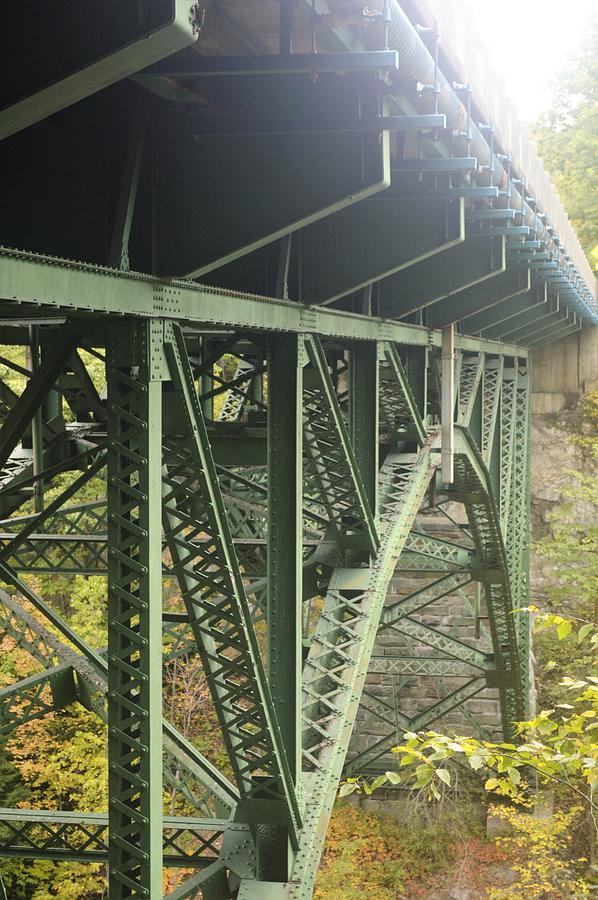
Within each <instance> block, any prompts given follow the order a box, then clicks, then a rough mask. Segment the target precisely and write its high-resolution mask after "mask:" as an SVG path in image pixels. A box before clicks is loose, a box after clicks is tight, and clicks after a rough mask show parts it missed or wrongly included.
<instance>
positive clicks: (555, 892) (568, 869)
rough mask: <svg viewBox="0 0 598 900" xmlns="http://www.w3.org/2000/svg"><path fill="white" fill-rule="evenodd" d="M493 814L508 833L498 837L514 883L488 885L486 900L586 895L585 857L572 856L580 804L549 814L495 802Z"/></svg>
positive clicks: (527, 899) (587, 885)
mask: <svg viewBox="0 0 598 900" xmlns="http://www.w3.org/2000/svg"><path fill="white" fill-rule="evenodd" d="M491 812H492V815H493V816H495V817H497V818H499V819H502V820H503V822H504V823H505V824H506V825H507V826H508V828H509V833H508V834H507V835H506V836H504V837H499V838H498V840H497V843H498V845H499V846H500V847H501V849H503V850H504V851H505V855H506V857H507V858H508V859H509V861H510V866H511V868H512V870H513V871H514V872H515V873H516V875H517V883H516V884H513V885H510V886H508V887H505V886H503V887H501V888H500V889H498V890H497V889H493V888H491V889H490V890H489V891H488V892H487V894H486V898H487V900H506V898H510V900H545V898H555V900H557V898H558V900H560V898H564V897H571V898H573V897H575V898H579V897H586V896H587V895H588V894H589V893H590V885H589V884H588V882H587V881H586V880H585V879H584V878H583V876H582V874H581V870H582V869H583V868H584V867H585V864H586V863H587V860H586V859H585V858H584V857H580V858H578V859H574V858H573V855H574V846H573V844H574V835H575V825H576V824H579V823H578V820H579V813H580V809H579V807H573V808H572V809H569V810H567V811H566V812H564V811H558V810H557V811H556V812H553V813H552V815H551V816H550V817H547V818H540V817H536V816H530V815H529V814H527V813H523V812H521V811H520V810H517V809H515V808H513V807H509V806H494V807H493V808H492V811H491Z"/></svg>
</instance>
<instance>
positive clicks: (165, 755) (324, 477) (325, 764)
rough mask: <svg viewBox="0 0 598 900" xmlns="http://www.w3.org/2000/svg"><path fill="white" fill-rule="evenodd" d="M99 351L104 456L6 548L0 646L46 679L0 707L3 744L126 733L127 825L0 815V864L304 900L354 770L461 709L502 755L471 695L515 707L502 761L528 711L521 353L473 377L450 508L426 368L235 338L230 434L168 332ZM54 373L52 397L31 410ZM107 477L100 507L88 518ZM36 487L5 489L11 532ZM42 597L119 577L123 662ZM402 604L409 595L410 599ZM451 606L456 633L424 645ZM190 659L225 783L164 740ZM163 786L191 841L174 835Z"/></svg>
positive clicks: (116, 335) (350, 348)
mask: <svg viewBox="0 0 598 900" xmlns="http://www.w3.org/2000/svg"><path fill="white" fill-rule="evenodd" d="M72 333H77V331H76V327H74V326H73V327H72V329H71V331H69V332H68V334H69V335H70V334H72ZM104 335H105V337H104V343H105V345H106V348H107V362H106V379H107V386H108V391H107V399H106V400H105V401H104V400H102V401H99V402H100V403H101V405H102V410H104V414H102V413H100V412H99V411H98V410H97V409H96V408H95V407H96V406H97V402H98V400H97V397H98V396H99V395H97V393H96V392H91V391H87V392H86V393H85V394H84V395H83V394H81V395H79V403H81V402H82V399H81V397H82V396H86V397H88V398H89V399H90V400H91V398H94V402H93V404H92V403H91V402H90V404H89V409H90V421H89V422H88V425H87V427H86V428H84V427H83V426H81V430H80V431H79V435H78V436H79V440H80V441H81V440H84V441H90V440H93V453H92V454H89V452H88V453H87V455H83V456H82V455H81V453H76V454H75V455H74V456H72V458H71V460H70V465H69V463H68V461H67V462H65V464H64V466H58V467H56V466H55V467H54V469H52V468H51V467H48V469H47V471H46V472H45V473H43V479H44V484H45V485H46V486H51V485H52V480H53V478H54V477H55V474H54V473H55V472H61V471H64V469H68V468H69V467H73V466H81V467H82V470H81V468H80V469H79V473H78V474H77V471H76V469H75V471H74V477H72V479H71V481H70V483H69V484H68V486H67V487H66V488H63V489H62V491H61V492H60V493H59V494H58V496H57V497H56V498H55V499H54V500H52V502H50V503H48V504H47V505H46V506H45V508H44V509H42V510H41V511H40V512H37V513H35V514H31V513H26V514H25V515H13V516H12V517H11V518H10V519H6V520H5V521H4V522H3V523H2V526H3V528H4V529H5V530H4V532H3V534H2V537H1V557H0V566H1V572H2V577H3V579H4V581H5V583H6V584H7V586H8V588H9V590H10V594H11V595H12V596H11V595H9V594H8V593H4V594H3V595H2V601H3V602H2V604H0V609H1V611H2V618H1V620H0V625H1V628H2V633H3V634H4V635H5V636H6V637H7V638H8V639H9V640H10V641H12V642H14V643H16V644H18V645H19V646H20V647H21V648H23V649H25V650H26V651H27V652H28V653H29V654H30V655H31V657H32V659H33V660H34V661H35V666H36V667H37V671H36V673H35V674H33V675H32V676H30V677H28V678H25V679H23V680H22V681H20V682H18V683H17V684H15V685H12V686H9V687H6V688H4V689H3V690H1V691H0V733H2V734H9V733H11V732H12V731H13V730H14V729H15V728H20V727H23V728H25V727H26V725H27V723H28V722H30V721H31V720H32V719H35V718H43V717H44V716H47V715H48V714H49V713H54V712H56V711H57V710H60V709H61V708H64V707H65V706H68V705H69V704H71V703H73V702H78V703H81V704H83V705H84V706H86V707H87V708H88V709H91V710H93V711H94V712H95V713H96V714H97V715H98V716H99V717H100V719H101V720H102V721H104V722H105V723H106V724H107V727H108V735H109V754H108V764H109V767H110V806H109V810H108V813H107V815H106V814H93V815H92V814H89V813H84V812H80V813H71V812H67V811H64V812H60V813H52V812H49V811H35V810H27V811H22V810H2V811H1V814H0V825H1V831H0V834H1V835H2V837H1V838H0V852H1V853H2V854H3V855H5V856H22V857H29V858H36V857H37V858H45V859H53V860H61V859H71V860H83V861H84V860H89V861H96V862H98V861H102V862H103V861H107V862H108V864H109V871H110V890H111V896H114V897H119V896H122V897H128V896H159V895H160V890H161V877H162V866H163V865H167V866H171V865H172V866H183V865H184V866H186V867H189V869H192V868H194V867H197V868H199V870H200V871H199V872H198V874H197V875H195V876H193V877H191V878H190V879H189V881H188V884H187V885H186V887H185V888H184V889H182V888H181V889H179V891H178V892H177V893H176V894H175V896H176V897H184V896H190V897H192V896H196V895H197V896H199V895H200V894H201V895H205V896H207V897H209V896H214V897H221V896H222V897H226V896H231V897H232V896H238V897H240V898H243V897H245V898H254V897H256V896H259V895H260V891H261V890H262V887H260V885H261V884H264V883H266V882H268V884H269V887H268V890H269V891H270V892H273V893H272V896H280V897H282V896H296V897H305V898H307V897H309V896H310V895H311V891H312V887H313V882H314V878H315V873H316V870H317V865H318V860H319V856H320V853H321V849H322V842H323V838H324V835H325V831H326V826H327V822H328V818H329V816H330V812H331V809H332V805H333V803H334V799H335V796H336V791H337V788H338V783H339V779H340V778H341V776H342V774H343V772H346V773H349V772H351V773H354V772H363V771H377V770H378V769H379V768H380V766H383V765H385V764H386V763H385V754H387V753H388V751H389V749H390V748H391V747H392V746H393V744H394V743H395V742H396V740H397V739H399V738H400V734H401V733H402V732H403V731H405V730H413V729H416V730H417V729H419V728H428V727H430V726H431V725H435V724H438V722H441V721H443V720H444V718H445V717H446V716H447V715H449V714H451V712H454V711H455V710H459V713H460V715H461V716H462V718H463V720H464V722H465V724H466V725H467V726H468V727H471V728H473V729H474V730H475V729H477V730H478V731H480V732H481V733H483V734H486V733H487V731H486V730H485V726H483V725H481V723H480V722H478V721H477V720H476V715H475V713H474V712H473V711H472V710H470V709H469V708H468V704H469V702H470V701H471V700H472V699H473V698H474V697H475V698H476V699H479V698H480V697H484V696H489V697H498V698H499V702H500V709H501V717H500V719H499V720H497V721H496V723H495V727H496V728H499V729H502V734H503V735H504V736H505V737H508V736H509V735H510V733H511V724H512V722H513V721H515V720H517V719H518V718H521V717H522V716H523V715H524V713H525V710H526V702H527V700H526V697H527V693H528V689H527V684H528V679H529V668H528V658H529V641H528V638H527V621H526V620H525V617H524V616H523V615H522V614H518V615H517V616H515V615H514V614H513V610H514V609H515V608H517V607H520V606H521V605H523V603H524V602H525V595H526V590H527V572H526V565H527V558H526V550H525V536H526V533H527V531H526V529H527V518H526V516H527V507H526V490H527V488H526V485H527V478H528V472H527V467H528V445H527V438H526V436H527V428H528V413H529V403H528V370H527V366H528V363H527V360H526V357H525V353H521V355H520V356H518V357H513V356H507V355H505V354H502V353H498V352H494V353H493V352H491V350H490V348H489V347H488V346H485V347H484V348H483V349H481V350H480V351H479V352H477V353H473V352H471V351H467V352H464V351H459V353H458V359H457V360H456V365H455V368H456V370H457V371H458V372H459V382H458V395H457V399H456V404H455V425H454V427H455V428H456V442H455V482H454V484H453V485H442V483H441V482H440V481H439V476H438V466H439V461H440V454H439V449H440V445H439V430H438V426H437V425H436V424H435V422H436V421H437V419H436V416H437V412H436V410H437V407H436V402H437V400H436V396H437V395H436V393H435V391H436V390H437V388H438V384H437V382H436V381H435V377H436V375H437V368H436V365H435V360H434V358H433V356H434V351H433V350H431V351H426V350H425V349H424V351H423V353H419V351H418V353H419V356H418V358H417V359H415V358H414V357H413V356H412V354H413V349H412V348H410V347H409V346H405V345H401V344H397V343H395V342H393V341H388V340H384V341H373V342H367V341H366V342H364V343H362V344H361V345H358V347H357V349H359V352H356V348H355V345H353V344H351V343H348V344H347V345H346V346H345V347H343V346H342V345H339V344H338V342H334V343H332V342H330V341H327V340H326V339H325V338H324V339H322V337H320V336H318V335H315V334H311V335H306V336H302V335H297V334H293V333H292V332H290V333H287V334H285V333H279V334H274V335H271V336H269V337H268V338H267V339H266V340H262V339H258V340H256V341H254V342H249V344H248V342H247V338H246V337H245V336H243V335H239V336H238V337H237V338H234V337H233V338H232V339H228V340H227V346H228V349H229V351H232V352H234V353H235V354H236V356H235V358H236V360H237V362H236V365H235V369H234V371H233V374H232V378H231V386H230V388H228V389H227V390H228V396H227V394H226V391H225V392H224V401H223V402H224V405H223V406H222V409H223V410H225V413H224V415H220V414H218V415H217V416H216V418H215V419H214V420H212V419H211V418H209V417H208V418H206V415H205V414H204V411H203V410H204V406H205V396H206V394H210V393H212V392H213V387H212V385H213V384H214V381H213V380H211V379H210V378H209V375H210V372H211V371H212V370H211V366H213V364H214V361H215V360H217V359H218V344H216V345H215V346H214V347H213V351H212V354H211V362H210V357H206V359H207V360H208V364H206V363H204V364H203V367H202V364H201V363H198V362H197V360H196V359H195V358H194V357H193V354H192V353H191V352H190V351H189V350H188V347H187V343H188V341H186V338H185V334H184V333H183V332H182V331H181V329H180V328H179V326H177V325H176V324H173V323H172V322H170V321H167V320H159V319H158V320H155V319H153V320H152V319H149V320H148V319H145V320H144V319H136V320H135V319H132V320H128V321H125V322H123V323H121V324H119V325H118V326H115V325H114V324H111V323H110V322H108V323H107V325H106V328H105V331H104ZM57 341H58V343H57V344H56V347H55V349H54V350H52V351H51V358H53V359H56V358H61V359H62V365H63V366H64V367H65V368H66V369H67V370H68V371H71V370H72V363H71V362H70V361H69V360H70V358H71V357H70V356H69V353H70V354H72V353H73V352H74V351H75V349H76V346H77V343H78V342H79V341H78V340H75V341H74V344H73V339H70V342H69V343H66V344H65V336H64V335H60V336H59V337H58V338H57ZM65 346H66V347H68V352H67V350H66V349H64V348H65ZM246 348H247V349H246ZM492 349H494V348H492ZM370 350H371V352H370ZM366 351H367V352H366ZM245 359H247V360H248V362H247V364H245V362H244V360H245ZM426 372H428V373H429V378H427V379H426V377H425V376H426ZM435 373H436V375H435ZM59 375H60V367H59V366H58V364H56V367H55V368H53V369H51V370H50V371H49V374H48V375H47V377H46V378H45V379H43V378H41V376H40V377H38V380H37V387H38V393H37V403H38V404H39V405H41V404H42V403H43V399H44V398H45V397H46V395H47V392H48V391H49V390H50V389H53V388H54V386H55V384H56V382H57V381H58V380H59ZM28 383H29V384H31V380H30V381H29V382H28ZM422 384H423V385H424V389H423V394H422ZM224 385H226V380H225V381H224ZM266 385H267V388H266ZM426 385H427V388H426ZM241 389H242V390H243V397H242V398H240V403H238V402H237V398H238V392H239V391H240V390H241ZM426 392H427V393H426ZM26 395H27V392H25V394H24V395H23V397H22V398H17V399H16V400H14V401H13V402H12V405H11V408H10V409H9V410H8V412H7V414H6V419H5V427H8V429H9V431H8V434H9V443H6V444H5V446H6V448H7V452H9V453H10V452H11V451H12V450H13V449H14V446H16V444H15V440H16V441H18V440H19V429H21V432H22V431H23V430H24V429H25V428H26V427H27V425H28V422H29V420H30V418H31V416H32V415H33V414H34V412H35V403H34V402H32V401H31V398H30V397H29V396H26ZM256 396H257V397H263V398H264V399H263V400H260V402H259V403H258V404H257V405H256V404H253V403H252V398H254V397H256ZM293 397H294V398H295V399H294V401H293ZM372 404H373V410H372ZM264 408H265V412H264ZM79 409H81V406H79ZM243 409H245V412H243ZM232 410H235V412H234V415H233V413H232V412H231V411H232ZM210 411H211V412H213V408H212V407H210ZM372 411H374V412H377V415H372ZM92 414H93V415H92ZM231 417H232V419H233V420H234V421H232V423H231ZM231 424H233V425H234V428H235V431H234V432H229V434H230V436H229V437H223V436H222V434H223V432H222V431H221V429H222V427H224V428H228V427H229V426H230V425H231ZM372 425H373V426H374V427H372ZM239 429H240V432H239ZM7 440H8V439H7ZM227 441H228V443H227ZM0 443H1V436H0ZM247 454H249V458H250V460H251V462H250V464H249V465H247V464H245V460H244V457H245V456H246V455H247ZM8 459H9V461H10V456H9V457H8ZM378 459H380V460H381V463H379V462H378ZM220 460H221V461H220ZM373 475H375V478H373ZM92 479H99V480H100V481H99V483H101V482H102V481H103V480H105V482H106V485H107V500H104V499H99V500H97V501H91V502H89V501H87V502H80V501H79V499H78V495H79V494H80V491H81V490H82V489H83V488H85V487H86V486H87V485H89V484H90V483H91V481H92ZM21 483H22V479H21V476H20V475H19V474H17V475H15V476H14V477H13V478H12V479H11V478H10V477H9V476H7V480H6V482H5V485H4V487H3V489H2V491H3V494H4V496H5V497H6V499H7V506H8V508H11V509H16V508H18V507H19V506H21V505H22V503H23V502H24V499H23V498H22V497H21V496H19V491H20V490H21V488H20V485H21ZM35 572H37V573H51V572H54V573H56V574H61V575H63V576H64V575H66V574H72V575H74V574H82V573H83V574H86V575H88V576H92V575H93V576H96V577H102V578H107V590H108V595H107V596H108V604H107V635H108V638H107V647H106V649H105V650H104V651H102V652H100V653H97V652H96V651H94V650H92V649H91V648H90V647H89V646H88V645H87V644H86V643H85V642H84V641H82V640H81V638H79V637H78V636H77V635H76V634H75V632H73V630H72V629H71V627H70V626H69V625H68V622H66V621H65V620H64V619H63V618H61V617H60V616H59V615H58V613H57V612H56V611H55V610H53V609H52V608H51V605H48V603H47V602H46V601H44V600H43V598H42V597H40V596H39V595H38V594H37V593H36V591H35V590H34V589H33V588H32V587H31V585H29V584H28V582H27V581H26V578H27V574H28V573H35ZM162 577H168V578H170V579H172V578H173V577H174V578H176V580H177V581H178V585H179V590H180V598H181V603H180V606H179V607H178V610H173V609H169V610H166V609H164V611H162V591H161V587H160V581H161V578H162ZM391 581H392V582H393V583H398V584H399V585H401V584H402V583H403V582H404V584H405V585H411V588H407V589H406V590H405V588H401V589H400V595H399V596H397V595H395V594H394V593H393V592H392V591H391V592H390V593H389V587H390V585H391ZM472 590H473V593H472ZM293 598H294V599H293ZM318 598H320V599H318ZM447 598H449V600H450V601H451V602H452V603H453V605H454V604H455V603H457V605H459V604H460V606H461V609H462V612H461V614H460V615H461V619H459V615H458V614H453V617H452V619H451V622H450V623H449V625H448V627H444V626H438V625H431V624H429V623H428V622H427V621H426V619H427V617H428V616H429V613H430V611H432V612H433V611H434V609H435V605H437V604H438V603H440V602H445V601H446V600H447ZM472 618H473V619H475V621H476V622H477V623H478V628H477V633H476V637H475V638H474V639H472V640H468V639H464V638H463V637H462V636H461V635H460V633H459V625H460V623H462V622H463V621H472ZM518 622H519V624H518ZM264 626H265V627H266V633H267V640H266V641H265V643H264V641H263V640H262V638H261V637H259V634H260V631H259V629H263V627H264ZM256 629H258V630H256ZM57 632H58V633H59V634H60V637H58V636H57ZM388 635H391V636H392V640H391V642H390V643H388V642H387V643H386V644H385V643H384V642H385V640H386V637H385V636H388ZM380 642H382V643H380ZM378 648H380V649H378ZM195 653H198V654H199V656H200V659H201V662H202V666H203V670H204V672H205V675H206V678H207V682H208V685H209V688H210V692H211V697H212V703H213V704H214V707H215V710H216V713H217V715H218V719H219V722H220V727H221V730H222V736H223V739H224V744H225V746H226V751H227V755H228V759H229V766H230V770H231V771H232V773H233V776H234V777H233V782H231V781H229V779H228V778H227V777H225V776H224V775H222V773H220V772H219V771H218V770H217V768H216V767H215V766H214V765H213V764H212V763H211V762H210V761H209V760H207V759H205V758H203V757H202V756H201V755H200V754H198V753H197V751H196V750H195V749H194V748H193V747H192V746H191V745H189V744H188V742H186V741H185V739H184V738H183V736H182V735H180V734H179V733H178V732H177V731H176V730H175V729H174V728H173V727H172V726H171V725H169V724H168V723H163V722H162V718H161V712H160V697H161V677H162V671H161V670H162V665H161V664H160V660H162V663H163V664H167V662H168V660H169V659H173V658H174V657H177V656H178V657H183V659H184V658H188V657H190V655H192V654H195ZM302 660H303V661H302ZM380 677H382V678H383V679H384V680H385V681H386V682H389V681H391V682H392V683H393V685H394V687H393V694H392V697H391V699H389V698H388V697H387V696H382V695H380V692H379V691H377V690H376V689H375V687H374V683H375V682H376V679H379V678H380ZM430 678H434V679H435V681H436V683H437V697H436V698H435V700H434V702H432V703H429V704H428V705H427V706H426V705H425V703H424V705H423V706H422V705H421V704H420V708H418V709H417V710H416V711H415V712H413V711H412V704H411V705H410V700H409V698H410V696H411V695H410V691H411V692H413V690H414V685H415V686H417V684H419V683H420V682H421V683H424V682H425V680H426V679H430ZM489 692H490V693H489ZM403 697H405V698H406V701H407V707H403V702H404V701H403V700H402V698H403ZM393 698H394V699H393ZM356 723H357V724H358V732H357V738H355V737H354V738H353V740H352V739H351V735H352V732H353V731H354V728H355V725H356ZM364 734H365V735H369V736H368V737H367V739H366V745H365V746H362V745H360V743H359V738H360V737H361V736H363V735H364ZM163 784H167V785H169V787H170V788H171V789H172V790H174V791H175V792H176V793H177V794H178V795H179V796H180V797H181V800H182V801H184V802H185V804H186V805H187V808H188V809H189V810H190V813H191V814H190V815H189V816H188V817H187V818H184V817H178V818H177V817H174V818H173V817H170V818H168V817H163V816H162V785H163ZM277 892H278V893H277Z"/></svg>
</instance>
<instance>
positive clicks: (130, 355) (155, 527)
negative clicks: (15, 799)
mask: <svg viewBox="0 0 598 900" xmlns="http://www.w3.org/2000/svg"><path fill="white" fill-rule="evenodd" d="M161 348H162V323H161V322H159V321H158V322H151V321H149V322H148V321H145V322H144V321H138V322H132V323H131V322H124V323H122V324H120V325H119V326H118V328H115V329H114V331H113V333H112V336H111V340H110V345H109V348H108V365H107V369H108V371H107V377H108V409H109V419H108V434H109V441H110V444H109V452H108V763H109V792H110V803H109V868H110V897H111V900H120V898H125V897H151V898H152V900H153V898H154V897H156V898H157V897H161V896H162V683H161V680H162V629H161V624H162V524H161V507H162V488H161V484H162V398H161V393H162V384H161V380H162V377H163V372H162V367H161V361H162V357H161V352H162V350H161Z"/></svg>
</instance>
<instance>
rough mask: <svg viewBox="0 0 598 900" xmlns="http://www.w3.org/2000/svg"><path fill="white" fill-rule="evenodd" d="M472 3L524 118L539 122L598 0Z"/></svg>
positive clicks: (481, 0)
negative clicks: (554, 86)
mask: <svg viewBox="0 0 598 900" xmlns="http://www.w3.org/2000/svg"><path fill="white" fill-rule="evenodd" d="M457 2H458V0H457ZM469 2H470V3H472V4H473V8H474V11H475V16H476V19H477V27H478V31H479V33H480V36H481V37H482V39H483V41H484V43H485V44H486V46H487V47H489V49H490V51H491V52H492V53H493V56H494V65H495V68H496V70H497V72H498V74H499V75H501V76H502V77H503V78H504V81H505V84H506V86H507V94H508V96H509V97H510V98H511V99H513V100H514V101H515V103H516V104H517V108H518V109H519V116H520V118H521V119H523V120H525V121H528V122H533V121H535V119H537V117H538V116H539V115H540V113H542V112H544V110H545V109H547V107H548V106H549V104H550V98H551V85H552V84H554V82H555V81H556V79H557V76H558V74H559V71H561V70H562V69H563V68H564V67H565V66H566V65H567V63H568V62H569V61H570V60H572V59H573V60H575V59H576V58H577V56H578V54H579V49H580V47H581V46H582V44H583V41H584V37H585V33H586V31H587V23H588V19H589V17H590V14H591V13H592V12H594V13H595V12H596V11H598V0H475V3H473V0H469Z"/></svg>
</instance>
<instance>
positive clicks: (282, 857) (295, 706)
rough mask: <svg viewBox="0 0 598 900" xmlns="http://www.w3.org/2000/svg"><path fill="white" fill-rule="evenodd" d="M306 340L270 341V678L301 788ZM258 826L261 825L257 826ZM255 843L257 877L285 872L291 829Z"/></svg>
mask: <svg viewBox="0 0 598 900" xmlns="http://www.w3.org/2000/svg"><path fill="white" fill-rule="evenodd" d="M302 357H303V338H301V337H298V336H297V335H294V334H281V335H276V336H273V337H272V338H271V339H270V343H269V347H268V588H267V597H268V606H267V622H268V679H269V682H270V691H271V694H272V700H273V703H274V709H275V712H276V716H277V719H278V724H279V726H280V732H281V738H282V744H283V747H284V750H285V751H286V757H287V761H288V765H289V769H290V775H291V778H292V779H293V782H294V783H295V787H296V792H297V793H298V795H299V796H300V793H301V661H302V636H303V635H302V600H303V571H302V562H303V553H302V543H303V418H302V417H303V410H302V397H303V359H302ZM262 830H263V829H262ZM266 832H268V833H264V834H263V840H261V841H258V867H259V870H260V872H261V877H262V878H267V879H268V880H270V879H271V880H278V881H286V880H287V879H288V877H289V863H290V846H289V838H288V829H287V828H286V827H283V828H280V827H279V826H271V827H267V829H266Z"/></svg>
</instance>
